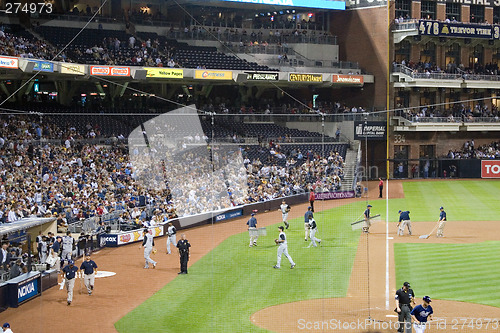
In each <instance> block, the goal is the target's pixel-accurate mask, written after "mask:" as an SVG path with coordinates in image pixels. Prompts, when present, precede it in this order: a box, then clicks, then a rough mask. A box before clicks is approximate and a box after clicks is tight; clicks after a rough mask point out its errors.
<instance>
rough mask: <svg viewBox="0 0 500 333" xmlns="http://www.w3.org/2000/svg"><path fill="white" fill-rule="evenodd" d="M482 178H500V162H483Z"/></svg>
mask: <svg viewBox="0 0 500 333" xmlns="http://www.w3.org/2000/svg"><path fill="white" fill-rule="evenodd" d="M481 178H500V160H482V161H481Z"/></svg>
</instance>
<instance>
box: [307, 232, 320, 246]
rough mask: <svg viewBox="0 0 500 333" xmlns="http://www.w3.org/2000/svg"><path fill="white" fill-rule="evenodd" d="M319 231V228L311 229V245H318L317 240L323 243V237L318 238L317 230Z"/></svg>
mask: <svg viewBox="0 0 500 333" xmlns="http://www.w3.org/2000/svg"><path fill="white" fill-rule="evenodd" d="M317 231H318V229H317V228H314V229H309V238H311V244H310V245H309V246H311V245H312V246H314V247H316V246H318V245H317V244H316V242H318V243H321V239H319V238H316V232H317Z"/></svg>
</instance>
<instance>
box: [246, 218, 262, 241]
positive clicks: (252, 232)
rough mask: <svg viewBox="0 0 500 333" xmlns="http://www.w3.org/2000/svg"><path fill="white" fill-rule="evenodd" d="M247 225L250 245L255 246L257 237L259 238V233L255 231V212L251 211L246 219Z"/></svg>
mask: <svg viewBox="0 0 500 333" xmlns="http://www.w3.org/2000/svg"><path fill="white" fill-rule="evenodd" d="M247 225H248V234H249V235H250V245H249V247H252V246H257V239H258V238H259V234H258V233H257V219H256V218H255V213H252V216H251V217H250V219H249V220H248V221H247Z"/></svg>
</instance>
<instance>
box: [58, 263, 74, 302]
mask: <svg viewBox="0 0 500 333" xmlns="http://www.w3.org/2000/svg"><path fill="white" fill-rule="evenodd" d="M62 271H63V274H62V276H63V280H64V281H65V282H64V283H65V286H66V290H67V291H68V298H67V301H68V305H71V302H72V301H73V288H74V287H75V278H76V272H78V267H75V263H74V262H73V260H71V259H69V260H68V264H67V265H66V266H64V268H63V270H62Z"/></svg>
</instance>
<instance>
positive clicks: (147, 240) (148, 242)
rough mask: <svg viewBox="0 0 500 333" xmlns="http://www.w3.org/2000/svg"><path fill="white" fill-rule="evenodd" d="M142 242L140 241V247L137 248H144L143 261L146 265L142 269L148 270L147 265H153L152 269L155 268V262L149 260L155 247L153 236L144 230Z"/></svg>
mask: <svg viewBox="0 0 500 333" xmlns="http://www.w3.org/2000/svg"><path fill="white" fill-rule="evenodd" d="M143 233H144V240H143V241H142V245H141V246H139V248H141V247H143V246H144V259H146V264H145V265H144V268H149V264H153V268H156V264H157V262H156V261H154V260H153V259H151V257H150V256H151V252H153V246H155V241H154V239H153V235H152V234H151V230H148V229H144V231H143Z"/></svg>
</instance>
